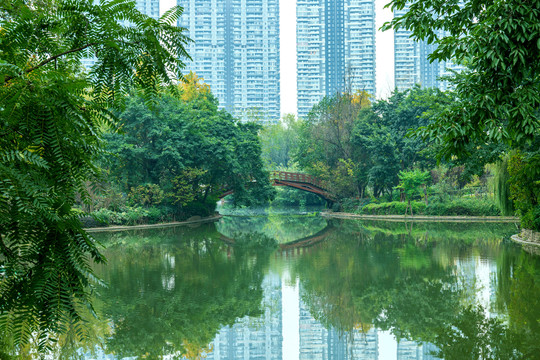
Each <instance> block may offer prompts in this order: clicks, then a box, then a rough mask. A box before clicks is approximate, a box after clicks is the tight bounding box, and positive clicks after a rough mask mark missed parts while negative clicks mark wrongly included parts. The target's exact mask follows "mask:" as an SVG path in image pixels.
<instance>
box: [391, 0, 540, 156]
mask: <svg viewBox="0 0 540 360" xmlns="http://www.w3.org/2000/svg"><path fill="white" fill-rule="evenodd" d="M461 3H462V2H461V1H460V0H451V1H439V0H413V1H409V0H391V1H390V3H389V4H388V5H387V6H389V7H391V8H392V9H393V10H399V9H403V8H404V7H405V6H406V4H408V6H409V11H408V12H407V13H406V14H404V15H402V16H398V17H396V18H394V19H393V20H392V21H391V22H390V23H386V24H385V25H384V26H383V28H384V29H390V28H391V27H393V28H395V29H398V28H405V29H407V30H410V31H411V32H412V36H413V37H414V38H415V39H417V40H427V41H428V43H433V44H436V45H437V49H436V50H435V51H434V52H433V53H432V54H431V55H430V60H432V61H435V60H440V61H447V60H451V61H453V62H456V63H458V64H462V65H464V66H466V67H467V69H466V70H465V71H463V72H462V73H460V74H456V75H455V76H454V77H453V78H452V79H451V80H450V81H451V83H452V84H453V86H454V87H455V95H456V99H455V101H453V102H452V103H451V104H449V105H448V106H447V107H446V108H444V109H440V110H439V111H437V114H436V116H435V121H434V122H433V123H432V124H430V125H428V126H427V127H426V128H424V129H422V130H421V131H419V132H418V133H419V134H420V135H422V136H423V137H424V138H428V137H429V138H431V139H434V140H435V141H436V142H437V143H438V144H439V145H440V146H441V151H440V156H441V157H443V158H451V157H452V155H461V156H464V157H465V156H467V155H469V154H471V153H473V152H474V151H475V150H476V145H482V144H486V143H506V144H509V145H510V146H511V147H512V148H519V147H521V146H523V145H526V144H527V142H528V141H530V140H531V139H532V138H533V137H534V136H537V135H538V134H539V131H540V120H539V117H538V108H539V107H540V62H539V61H538V59H539V57H540V43H539V42H538V39H539V38H540V23H539V22H538V18H539V17H540V1H539V0H532V1H528V0H506V1H491V0H468V1H465V2H463V3H462V4H461ZM460 4H461V5H460ZM471 145H472V146H471Z"/></svg>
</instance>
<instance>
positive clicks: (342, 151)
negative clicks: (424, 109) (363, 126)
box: [294, 92, 370, 198]
mask: <svg viewBox="0 0 540 360" xmlns="http://www.w3.org/2000/svg"><path fill="white" fill-rule="evenodd" d="M369 104H370V102H369V95H368V94H367V93H365V92H357V93H351V92H345V93H343V94H341V93H338V94H336V95H334V96H332V97H325V98H324V99H322V100H321V101H320V102H319V103H318V104H317V105H315V106H314V107H313V109H312V110H311V111H310V112H309V114H308V117H307V119H305V120H304V121H303V122H302V123H301V126H300V127H299V132H298V146H297V147H296V148H295V152H294V159H295V161H296V162H297V163H298V164H299V166H300V167H301V168H303V169H305V170H306V171H308V172H309V173H311V174H313V175H315V176H319V177H321V178H322V179H323V180H326V181H327V182H328V183H329V184H330V185H332V184H335V185H336V188H335V189H332V190H333V192H334V193H335V194H336V195H337V196H338V197H341V198H344V197H351V196H354V195H356V196H359V195H360V193H361V192H362V186H363V184H362V183H361V181H360V182H359V181H358V165H359V164H358V163H357V161H356V159H355V158H354V152H355V149H354V145H353V142H352V140H353V134H354V133H353V131H354V126H355V122H356V121H357V118H358V116H359V114H360V112H361V111H362V109H365V108H366V107H368V106H369ZM337 179H339V180H340V183H339V184H338V183H337V182H335V180H337ZM343 181H345V182H343Z"/></svg>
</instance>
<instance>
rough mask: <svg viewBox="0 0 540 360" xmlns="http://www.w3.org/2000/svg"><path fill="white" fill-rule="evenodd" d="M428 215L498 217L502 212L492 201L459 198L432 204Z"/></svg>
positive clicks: (427, 210)
mask: <svg viewBox="0 0 540 360" xmlns="http://www.w3.org/2000/svg"><path fill="white" fill-rule="evenodd" d="M426 214H427V215H438V216H460V215H461V216H498V215H500V214H501V210H500V209H499V208H498V207H497V206H496V205H495V203H494V202H493V201H491V200H486V199H476V198H458V199H454V200H452V201H447V202H438V201H434V202H431V203H430V204H429V205H428V206H427V208H426Z"/></svg>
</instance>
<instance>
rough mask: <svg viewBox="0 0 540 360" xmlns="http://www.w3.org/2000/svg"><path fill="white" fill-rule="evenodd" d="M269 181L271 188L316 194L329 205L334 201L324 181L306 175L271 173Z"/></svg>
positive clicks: (227, 193) (286, 172) (229, 192)
mask: <svg viewBox="0 0 540 360" xmlns="http://www.w3.org/2000/svg"><path fill="white" fill-rule="evenodd" d="M270 180H271V182H272V185H273V186H288V187H292V188H295V189H299V190H302V191H307V192H310V193H313V194H316V195H318V196H320V197H322V198H323V199H325V200H326V201H327V202H329V203H333V202H334V201H335V197H334V196H333V194H332V193H331V192H330V191H329V190H328V186H327V184H326V183H325V182H324V181H322V180H320V179H318V178H316V177H314V176H311V175H308V174H303V173H295V172H288V171H271V172H270ZM233 192H234V190H229V191H225V192H224V193H223V194H222V195H221V196H220V198H224V197H225V196H227V195H230V194H232V193H233Z"/></svg>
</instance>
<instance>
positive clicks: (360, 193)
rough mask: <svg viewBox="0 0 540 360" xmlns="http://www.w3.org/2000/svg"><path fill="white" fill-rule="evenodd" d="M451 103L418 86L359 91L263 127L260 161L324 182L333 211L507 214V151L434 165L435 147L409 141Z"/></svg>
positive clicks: (509, 199)
mask: <svg viewBox="0 0 540 360" xmlns="http://www.w3.org/2000/svg"><path fill="white" fill-rule="evenodd" d="M452 101H453V95H452V93H449V92H448V93H445V92H441V91H439V90H438V89H421V88H420V87H415V88H413V89H410V90H406V91H401V92H400V91H395V92H394V93H393V94H392V95H391V96H390V97H389V98H388V99H387V100H379V101H370V99H369V97H368V96H367V95H366V94H363V93H358V94H337V95H336V96H335V97H333V98H326V99H324V100H323V101H321V102H320V103H319V104H318V105H317V106H315V107H314V108H313V110H312V112H310V114H309V115H308V116H307V118H306V119H295V118H294V117H292V116H287V117H286V121H284V122H283V123H281V124H277V125H271V126H269V127H267V128H265V129H263V131H262V132H261V133H260V136H261V142H262V149H263V159H265V162H266V166H267V167H272V168H288V169H291V170H292V171H304V172H308V173H310V174H312V175H314V176H317V177H319V178H321V179H322V180H323V181H324V182H325V183H326V186H327V187H328V190H330V191H331V192H332V193H333V194H335V195H336V196H337V198H338V201H339V204H338V205H335V207H334V210H341V211H346V212H353V213H363V214H395V215H403V214H405V213H406V212H407V213H408V214H411V212H412V214H418V215H437V216H444V215H470V216H497V215H512V214H513V210H512V209H510V210H508V203H510V204H512V197H511V195H510V194H511V193H510V185H509V184H508V180H509V178H510V173H509V172H508V171H507V168H508V162H503V159H504V158H505V156H508V155H504V154H505V152H504V151H505V150H504V149H505V148H504V147H502V146H500V145H493V146H492V147H490V150H489V151H484V150H483V151H482V153H481V154H476V156H475V157H471V158H469V161H463V160H460V159H457V158H456V159H450V160H444V159H441V161H439V162H437V153H438V152H437V151H438V149H439V147H438V146H437V144H436V143H435V142H433V141H424V140H422V139H421V138H418V137H414V136H413V135H411V131H415V130H418V129H420V128H421V127H423V126H428V125H429V124H430V122H431V121H432V116H433V114H435V112H436V111H441V109H444V107H445V106H447V105H448V104H450V103H451V102H452ZM276 144H281V145H280V146H277V145H276ZM500 154H503V155H502V156H503V158H501V157H500V156H501V155H500ZM502 170H504V171H502ZM497 197H498V198H497ZM497 199H499V200H500V201H499V202H498V201H497ZM503 206H506V208H504V207H503ZM511 207H512V206H510V208H511Z"/></svg>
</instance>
